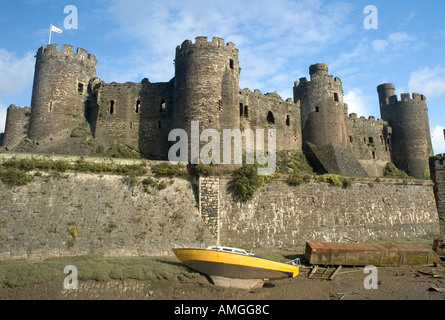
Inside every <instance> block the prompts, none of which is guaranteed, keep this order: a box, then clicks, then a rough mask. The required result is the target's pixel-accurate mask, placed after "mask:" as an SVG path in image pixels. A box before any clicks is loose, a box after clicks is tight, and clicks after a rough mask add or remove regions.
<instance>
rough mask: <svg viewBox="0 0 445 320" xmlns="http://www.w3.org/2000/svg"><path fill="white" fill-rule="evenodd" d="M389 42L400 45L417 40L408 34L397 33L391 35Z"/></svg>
mask: <svg viewBox="0 0 445 320" xmlns="http://www.w3.org/2000/svg"><path fill="white" fill-rule="evenodd" d="M388 40H389V41H391V42H392V43H395V44H398V43H403V42H411V41H415V40H416V38H415V37H411V36H410V35H409V34H407V33H406V32H395V33H392V34H390V35H389V37H388Z"/></svg>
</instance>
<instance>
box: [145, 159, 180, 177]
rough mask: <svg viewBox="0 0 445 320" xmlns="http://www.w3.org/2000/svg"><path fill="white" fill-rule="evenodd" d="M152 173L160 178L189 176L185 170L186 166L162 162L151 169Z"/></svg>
mask: <svg viewBox="0 0 445 320" xmlns="http://www.w3.org/2000/svg"><path fill="white" fill-rule="evenodd" d="M151 171H152V172H153V173H154V174H156V175H158V176H168V177H172V176H183V175H185V174H187V170H186V169H185V167H184V165H182V164H180V163H178V164H176V165H175V164H172V163H170V162H162V163H158V164H155V165H153V166H152V167H151Z"/></svg>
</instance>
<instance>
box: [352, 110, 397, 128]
mask: <svg viewBox="0 0 445 320" xmlns="http://www.w3.org/2000/svg"><path fill="white" fill-rule="evenodd" d="M348 119H349V120H352V121H362V122H366V123H370V124H376V125H382V126H383V125H387V124H388V123H387V122H386V121H385V120H382V119H377V120H376V119H375V117H374V116H369V117H368V118H366V117H364V116H361V117H360V118H359V117H358V116H357V113H350V114H349V116H348Z"/></svg>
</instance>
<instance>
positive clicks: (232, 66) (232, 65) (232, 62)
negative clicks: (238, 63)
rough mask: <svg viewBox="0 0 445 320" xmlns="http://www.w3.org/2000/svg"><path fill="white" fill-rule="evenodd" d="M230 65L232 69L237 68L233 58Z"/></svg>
mask: <svg viewBox="0 0 445 320" xmlns="http://www.w3.org/2000/svg"><path fill="white" fill-rule="evenodd" d="M229 65H230V69H235V64H234V61H233V59H230V60H229Z"/></svg>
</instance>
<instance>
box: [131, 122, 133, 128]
mask: <svg viewBox="0 0 445 320" xmlns="http://www.w3.org/2000/svg"><path fill="white" fill-rule="evenodd" d="M130 129H133V122H131V121H130Z"/></svg>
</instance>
